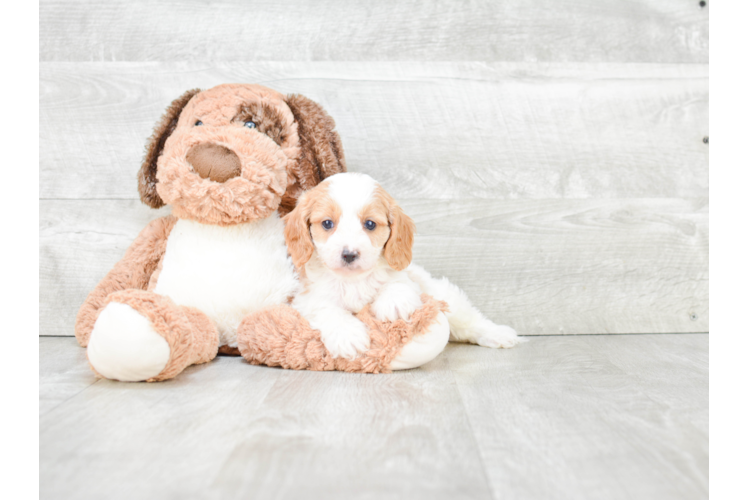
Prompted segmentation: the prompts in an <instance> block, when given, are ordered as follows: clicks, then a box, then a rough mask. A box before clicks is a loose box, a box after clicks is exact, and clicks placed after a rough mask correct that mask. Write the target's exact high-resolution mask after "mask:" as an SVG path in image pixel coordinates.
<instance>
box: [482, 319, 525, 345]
mask: <svg viewBox="0 0 748 500" xmlns="http://www.w3.org/2000/svg"><path fill="white" fill-rule="evenodd" d="M480 330H481V331H480V332H479V334H478V345H480V346H483V347H491V348H494V349H498V348H504V349H508V348H510V347H514V346H516V345H517V344H519V343H521V342H526V341H527V339H523V338H520V337H518V336H517V332H515V331H514V328H512V327H509V326H506V325H496V324H493V323H491V324H490V325H486V326H485V327H483V328H481V329H480Z"/></svg>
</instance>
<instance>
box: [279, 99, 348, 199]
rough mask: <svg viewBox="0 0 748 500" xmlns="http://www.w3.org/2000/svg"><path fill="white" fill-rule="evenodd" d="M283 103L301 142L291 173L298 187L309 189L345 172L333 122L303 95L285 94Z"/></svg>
mask: <svg viewBox="0 0 748 500" xmlns="http://www.w3.org/2000/svg"><path fill="white" fill-rule="evenodd" d="M286 104H288V107H289V108H291V112H292V113H293V116H294V119H295V120H296V123H297V126H298V133H299V140H300V142H301V144H300V146H301V158H300V159H299V162H298V164H297V166H296V168H297V172H294V173H295V174H296V177H297V178H298V179H299V184H300V185H301V188H302V189H303V190H307V189H311V188H313V187H314V186H316V185H317V184H319V183H320V182H322V181H323V180H324V179H326V178H327V177H330V176H331V175H333V174H337V173H339V172H345V171H346V167H345V156H344V154H343V145H342V144H341V142H340V136H339V135H338V133H337V132H336V131H335V120H333V119H332V117H331V116H330V115H328V114H327V113H326V112H325V110H324V109H322V106H320V105H319V104H317V103H316V102H314V101H312V100H311V99H308V98H306V97H304V96H303V95H298V94H291V95H289V96H288V97H286Z"/></svg>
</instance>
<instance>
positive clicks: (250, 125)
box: [244, 121, 257, 128]
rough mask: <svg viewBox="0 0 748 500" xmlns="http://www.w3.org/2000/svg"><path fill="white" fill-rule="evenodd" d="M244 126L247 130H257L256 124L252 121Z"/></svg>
mask: <svg viewBox="0 0 748 500" xmlns="http://www.w3.org/2000/svg"><path fill="white" fill-rule="evenodd" d="M244 126H245V127H247V128H257V124H256V123H255V122H253V121H246V122H244Z"/></svg>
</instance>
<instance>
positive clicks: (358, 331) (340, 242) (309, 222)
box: [285, 173, 421, 359]
mask: <svg viewBox="0 0 748 500" xmlns="http://www.w3.org/2000/svg"><path fill="white" fill-rule="evenodd" d="M414 232H415V225H414V224H413V221H412V220H411V219H410V217H408V216H407V215H405V213H404V212H403V210H402V209H401V208H400V207H399V206H398V205H397V203H395V200H393V198H392V197H391V196H390V195H389V194H387V193H386V192H385V191H384V190H383V189H382V188H381V186H379V184H377V183H376V182H375V181H374V180H373V179H372V178H371V177H369V176H368V175H364V174H355V173H347V174H336V175H333V176H331V177H330V178H328V179H326V180H325V181H324V182H322V183H321V184H319V185H318V186H317V187H315V188H314V189H312V190H310V191H307V192H306V193H304V194H303V196H302V197H301V198H300V199H299V202H298V204H297V206H296V208H295V209H294V211H293V212H291V213H290V214H288V215H287V216H286V229H285V235H286V244H287V245H288V250H289V253H290V255H291V258H292V259H293V262H294V264H295V265H296V267H297V268H298V269H299V271H300V275H301V280H302V283H303V285H304V291H303V292H302V293H300V294H299V295H297V296H296V297H295V298H294V300H293V303H292V306H293V307H294V308H296V310H298V311H299V312H300V313H301V314H302V316H304V317H305V318H306V319H307V320H308V321H309V324H310V325H311V326H312V328H315V329H317V330H319V331H320V333H321V336H322V342H323V343H324V344H325V347H327V350H328V351H330V354H332V356H333V357H345V358H349V359H352V358H355V357H356V356H357V354H358V353H360V352H363V351H365V350H366V349H368V348H369V334H368V333H367V327H366V326H365V325H364V324H363V323H362V322H361V321H359V320H358V319H356V318H355V317H354V316H353V314H354V313H357V312H359V311H360V310H361V309H363V308H364V306H366V305H368V304H371V308H372V312H373V313H374V315H375V316H376V318H377V319H379V320H380V321H395V320H397V319H404V320H406V321H407V320H408V319H409V318H410V315H411V314H412V313H413V311H415V310H416V309H417V308H418V307H420V306H421V298H420V295H421V290H420V287H419V286H418V285H417V284H416V283H415V282H413V281H412V280H411V279H410V278H409V277H408V274H407V273H406V272H405V271H404V270H405V268H407V267H408V265H409V264H410V261H411V256H412V254H413V235H414Z"/></svg>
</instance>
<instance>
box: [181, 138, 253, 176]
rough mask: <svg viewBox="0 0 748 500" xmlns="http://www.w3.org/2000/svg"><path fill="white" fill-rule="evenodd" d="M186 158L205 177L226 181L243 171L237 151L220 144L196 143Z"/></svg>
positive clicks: (198, 173)
mask: <svg viewBox="0 0 748 500" xmlns="http://www.w3.org/2000/svg"><path fill="white" fill-rule="evenodd" d="M186 158H187V161H188V162H189V163H190V165H192V168H193V169H194V170H195V172H197V175H199V176H200V177H202V178H203V179H210V180H212V181H215V182H226V181H227V180H229V179H231V178H233V177H236V176H237V175H239V174H241V172H242V163H241V161H240V160H239V157H238V156H237V155H236V153H234V152H233V151H231V150H230V149H229V148H227V147H225V146H221V145H219V144H213V143H210V142H205V143H200V144H196V145H195V146H193V147H192V148H190V150H189V151H188V152H187V157H186Z"/></svg>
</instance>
